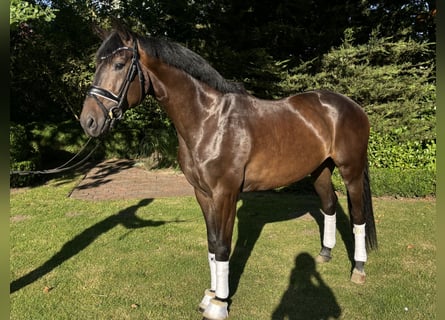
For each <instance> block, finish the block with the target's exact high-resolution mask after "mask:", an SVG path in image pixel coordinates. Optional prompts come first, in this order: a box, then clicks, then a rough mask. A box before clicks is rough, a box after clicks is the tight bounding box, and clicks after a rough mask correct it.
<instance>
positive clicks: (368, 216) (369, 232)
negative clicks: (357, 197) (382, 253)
mask: <svg viewBox="0 0 445 320" xmlns="http://www.w3.org/2000/svg"><path fill="white" fill-rule="evenodd" d="M363 175H364V177H363V178H364V179H363V214H364V215H365V221H366V230H365V232H366V246H367V248H368V250H373V249H377V247H378V245H377V232H376V229H375V222H374V211H373V209H372V197H371V186H370V179H369V164H368V160H367V159H366V167H365V170H364V172H363Z"/></svg>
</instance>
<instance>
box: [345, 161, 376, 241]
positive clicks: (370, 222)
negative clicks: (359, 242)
mask: <svg viewBox="0 0 445 320" xmlns="http://www.w3.org/2000/svg"><path fill="white" fill-rule="evenodd" d="M348 209H349V213H351V201H350V199H349V192H348ZM363 215H364V216H365V223H366V227H365V233H366V248H367V249H368V250H373V249H377V247H378V245H377V233H376V229H375V222H374V211H373V209H372V197H371V186H370V180H369V164H368V160H367V159H366V167H365V170H364V171H363ZM351 227H352V220H351Z"/></svg>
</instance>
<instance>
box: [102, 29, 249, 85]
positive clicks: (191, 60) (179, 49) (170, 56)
mask: <svg viewBox="0 0 445 320" xmlns="http://www.w3.org/2000/svg"><path fill="white" fill-rule="evenodd" d="M132 35H133V37H137V39H138V40H139V43H140V46H141V47H142V49H143V50H145V51H146V52H147V53H148V54H149V55H151V56H153V57H156V58H158V59H160V60H161V61H163V62H164V63H166V64H168V65H171V66H173V67H175V68H178V69H181V70H183V71H184V72H186V73H187V74H189V75H190V76H192V77H193V78H195V79H197V80H199V81H202V82H204V83H206V84H207V85H209V86H210V87H212V88H214V89H216V90H218V91H220V92H222V93H246V90H245V88H244V86H243V85H242V84H241V83H238V82H232V81H228V80H226V79H224V78H223V76H221V74H219V72H218V71H216V70H215V69H214V68H213V67H212V66H211V65H210V64H209V63H208V62H207V61H206V60H205V59H204V58H203V57H201V56H200V55H198V54H197V53H195V52H193V51H192V50H190V49H187V48H185V47H184V46H182V45H180V44H178V43H175V42H172V41H169V40H167V39H161V38H155V37H141V36H137V35H135V34H132ZM122 45H123V44H122V41H121V40H120V37H119V35H118V34H117V33H115V32H113V33H112V34H111V35H110V36H109V37H108V39H107V40H106V41H104V42H103V44H102V46H101V47H100V48H99V50H98V51H97V58H98V59H99V58H101V57H107V56H108V55H110V54H111V53H112V52H113V51H114V50H116V49H117V48H119V47H120V46H122Z"/></svg>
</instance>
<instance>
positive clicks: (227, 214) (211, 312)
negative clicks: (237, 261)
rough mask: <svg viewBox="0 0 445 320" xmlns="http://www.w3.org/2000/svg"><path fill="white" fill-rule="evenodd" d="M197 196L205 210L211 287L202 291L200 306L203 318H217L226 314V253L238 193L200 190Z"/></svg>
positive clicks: (229, 248) (212, 319) (222, 317)
mask: <svg viewBox="0 0 445 320" xmlns="http://www.w3.org/2000/svg"><path fill="white" fill-rule="evenodd" d="M195 193H196V198H197V200H198V202H199V204H200V206H201V209H202V211H203V213H204V217H205V221H206V226H207V242H208V262H209V267H210V288H209V289H207V290H206V291H205V293H204V298H203V299H202V301H201V303H200V304H199V310H200V311H201V312H202V313H203V316H204V319H209V320H220V319H226V318H227V317H228V301H227V300H228V298H229V257H230V250H231V244H232V234H233V224H234V220H235V215H236V201H237V197H238V194H231V193H216V192H215V193H214V194H217V196H213V197H209V196H207V195H205V194H203V193H201V192H200V191H199V190H197V191H196V192H195Z"/></svg>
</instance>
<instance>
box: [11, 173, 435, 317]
mask: <svg viewBox="0 0 445 320" xmlns="http://www.w3.org/2000/svg"><path fill="white" fill-rule="evenodd" d="M74 186H75V181H53V182H51V183H49V184H48V185H45V186H41V187H36V188H32V189H27V190H25V191H20V192H13V193H12V194H11V198H10V206H11V218H10V266H11V267H10V268H11V271H10V278H11V289H12V290H13V291H14V292H13V293H11V295H10V298H11V299H10V302H11V317H10V318H11V319H20V320H22V319H200V315H199V313H198V312H197V311H196V307H197V305H198V303H199V301H200V299H201V295H202V293H203V292H204V289H205V288H206V287H207V286H208V281H209V276H208V268H207V261H206V254H207V245H206V238H205V234H206V233H205V225H204V221H203V218H202V214H201V212H200V210H199V206H198V205H197V203H196V200H195V199H194V198H193V197H183V198H165V199H155V200H152V199H145V200H141V201H135V200H131V201H130V200H128V201H96V202H89V201H81V200H75V199H71V198H69V197H67V195H68V194H69V192H70V190H71V189H72V188H73V187H74ZM374 207H375V215H376V221H377V232H378V240H379V250H378V251H375V252H372V253H371V254H370V255H369V261H368V263H367V265H366V272H367V274H368V278H367V283H366V284H365V285H363V286H357V285H354V284H352V283H351V282H350V281H349V272H350V269H351V262H350V260H349V258H348V250H349V251H350V250H351V248H352V247H351V239H352V237H351V235H350V230H349V223H348V218H347V216H346V214H345V213H344V212H343V210H346V209H345V208H346V199H345V198H344V197H341V198H340V207H339V212H338V214H339V222H338V232H337V246H336V248H335V249H334V251H333V255H334V258H333V260H332V261H331V262H330V263H328V264H325V265H315V264H313V261H312V260H313V257H315V256H316V254H317V253H318V250H319V246H320V231H319V226H318V224H317V221H316V220H315V219H314V217H315V218H318V215H319V213H318V200H317V198H315V197H312V196H308V195H306V196H298V195H295V194H291V193H286V192H282V193H262V194H246V195H243V197H242V199H241V200H240V201H239V203H238V208H239V211H238V218H237V220H236V225H235V230H234V237H233V249H234V250H233V255H232V261H231V288H232V292H234V294H233V296H232V304H231V319H315V318H317V319H321V318H323V319H328V318H329V317H331V318H334V317H336V316H339V318H341V319H435V318H436V316H435V312H436V311H435V310H436V234H435V230H436V228H435V200H411V199H408V200H400V199H392V198H377V199H375V200H374ZM350 254H351V253H350V252H349V256H350Z"/></svg>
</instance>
